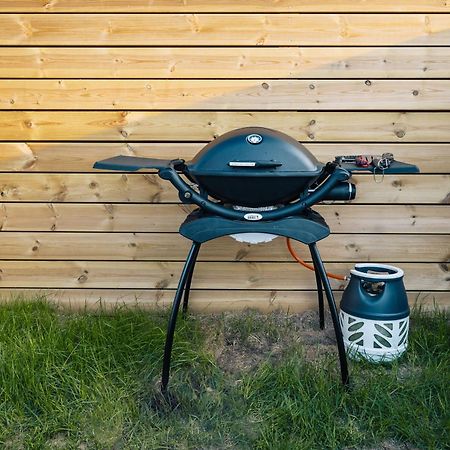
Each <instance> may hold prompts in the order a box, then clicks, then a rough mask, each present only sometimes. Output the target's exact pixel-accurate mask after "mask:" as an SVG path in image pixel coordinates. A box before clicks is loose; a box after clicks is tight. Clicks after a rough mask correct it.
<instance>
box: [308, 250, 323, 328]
mask: <svg viewBox="0 0 450 450" xmlns="http://www.w3.org/2000/svg"><path fill="white" fill-rule="evenodd" d="M310 251H311V258H312V261H313V265H314V269H315V270H314V274H315V275H316V285H317V300H318V301H319V326H320V329H321V330H323V329H324V328H325V312H324V308H323V287H322V280H321V278H320V274H319V269H318V267H317V265H316V262H315V260H314V257H313V255H312V250H311V247H310Z"/></svg>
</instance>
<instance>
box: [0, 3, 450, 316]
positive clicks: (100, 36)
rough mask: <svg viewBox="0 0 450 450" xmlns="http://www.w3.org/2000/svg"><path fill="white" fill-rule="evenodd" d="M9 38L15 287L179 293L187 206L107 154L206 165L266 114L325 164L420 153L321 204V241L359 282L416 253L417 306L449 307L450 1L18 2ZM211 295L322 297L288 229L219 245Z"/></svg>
mask: <svg viewBox="0 0 450 450" xmlns="http://www.w3.org/2000/svg"><path fill="white" fill-rule="evenodd" d="M0 44H1V47H0V195H1V199H0V200H1V205H0V227H1V233H0V295H1V297H2V298H8V297H9V296H10V295H11V294H17V293H18V292H25V293H27V294H29V293H32V292H36V291H39V292H44V293H47V294H48V295H49V296H50V297H52V298H55V299H58V300H60V301H63V302H66V303H71V304H72V305H75V306H76V305H78V306H80V305H84V304H85V302H87V303H88V304H89V305H94V304H96V302H98V301H99V299H102V301H103V302H104V303H106V304H112V303H114V302H116V301H120V302H122V301H123V302H127V303H134V302H136V301H138V302H140V303H142V304H145V305H155V304H158V305H161V304H166V303H168V302H170V301H171V298H172V296H173V292H174V288H175V286H176V281H177V278H178V275H179V273H180V270H181V265H182V261H183V259H184V257H185V255H186V252H187V249H188V242H187V241H186V240H185V239H184V238H181V237H180V236H179V235H178V234H177V229H178V226H179V224H180V223H181V221H182V220H183V218H184V217H185V214H186V211H187V210H188V208H187V207H186V206H182V205H180V204H179V203H178V202H177V196H176V193H175V192H174V190H173V189H172V188H171V186H170V185H168V184H167V183H164V182H161V181H160V180H159V179H158V178H157V177H156V176H155V174H154V173H152V172H148V173H139V174H133V175H130V174H120V173H100V172H95V171H93V170H92V169H91V167H92V163H93V162H94V161H95V160H97V159H101V158H105V157H108V156H111V155H115V154H119V153H122V154H128V155H139V156H153V157H161V158H171V157H178V156H181V157H184V158H190V157H191V156H192V155H194V154H195V153H196V152H197V151H198V150H199V149H200V148H201V147H202V146H203V145H204V144H205V143H206V142H208V141H210V140H211V139H213V138H214V137H216V136H218V135H220V134H222V133H224V132H225V131H228V130H230V129H233V128H236V127H240V126H244V125H262V126H268V127H273V128H277V129H280V130H282V131H285V132H287V133H289V134H291V135H292V136H294V137H295V138H297V139H298V140H300V141H302V142H304V143H305V144H306V146H307V147H308V148H309V149H310V150H311V151H312V152H313V153H314V154H315V155H316V156H317V157H318V158H319V159H322V160H324V161H326V160H329V159H331V158H333V156H334V155H336V154H357V153H372V154H380V153H382V152H385V151H392V152H393V153H394V154H395V155H396V157H397V158H398V159H403V160H406V161H410V162H412V163H416V164H418V165H419V166H420V168H421V171H422V173H421V174H419V175H405V176H386V177H385V179H384V181H383V183H380V184H376V183H375V182H374V180H373V178H372V177H371V176H367V175H360V176H357V177H355V182H356V183H357V185H358V188H359V195H358V200H357V201H355V202H353V203H352V204H342V203H335V204H327V205H320V206H318V207H317V210H318V211H320V213H322V214H323V215H324V217H325V218H326V220H327V221H328V223H329V224H330V226H331V229H332V231H333V234H332V236H331V237H330V238H328V239H326V240H324V241H323V242H322V243H321V244H320V249H321V251H322V254H323V257H324V259H325V261H326V263H327V266H328V267H329V269H331V270H332V271H334V272H338V273H341V274H345V273H347V272H348V270H349V269H350V268H351V267H352V265H353V264H354V263H355V262H363V261H379V262H387V263H392V264H398V265H399V266H401V267H402V268H403V269H405V272H406V286H407V289H408V292H409V298H410V300H411V303H413V302H414V301H416V300H419V301H420V302H423V303H424V304H426V305H431V304H433V302H436V303H438V304H439V305H441V306H444V307H447V306H449V305H450V300H449V297H450V295H449V290H450V285H449V278H450V276H449V268H448V267H449V266H448V262H449V255H450V239H449V232H450V225H449V224H450V210H449V207H448V203H449V198H450V195H449V191H450V179H449V173H450V7H449V6H448V2H447V1H445V0H396V1H388V0H371V1H370V2H368V1H365V0H327V1H325V0H322V1H320V0H247V1H245V2H244V1H241V0H232V1H225V0H215V1H206V0H154V1H151V2H149V1H147V0H145V1H144V0H135V1H132V2H130V1H129V0H3V1H2V0H0ZM297 249H298V251H299V252H300V254H302V255H305V251H304V249H302V248H301V247H300V246H297ZM333 286H334V288H335V289H336V292H337V296H338V297H339V296H340V292H341V291H342V287H343V286H342V284H341V283H338V282H333ZM194 288H195V290H194V292H193V298H192V301H193V302H192V303H193V306H194V307H195V308H196V309H197V310H205V309H209V310H223V309H231V308H234V309H239V308H243V307H247V306H250V307H255V308H260V309H263V310H270V309H273V308H278V307H283V308H285V309H290V310H292V311H300V310H304V309H306V308H312V307H315V305H316V300H315V293H314V290H313V289H314V276H313V274H312V273H311V272H309V271H307V270H305V269H303V268H301V267H300V266H298V265H297V264H296V263H294V262H292V261H291V259H290V256H289V254H288V252H287V251H286V248H285V243H284V240H283V239H281V238H280V239H276V240H275V241H274V242H272V243H270V244H265V245H259V246H247V245H243V244H238V243H236V242H234V241H232V240H231V239H230V238H223V239H220V240H217V241H216V242H213V243H211V244H209V245H207V246H205V248H204V249H203V250H202V251H201V254H200V263H199V265H198V271H197V272H196V276H195V279H194Z"/></svg>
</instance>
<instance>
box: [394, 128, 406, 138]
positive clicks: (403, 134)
mask: <svg viewBox="0 0 450 450" xmlns="http://www.w3.org/2000/svg"><path fill="white" fill-rule="evenodd" d="M405 134H406V133H405V132H404V131H403V130H398V131H396V132H395V135H396V136H397V137H398V138H402V137H405Z"/></svg>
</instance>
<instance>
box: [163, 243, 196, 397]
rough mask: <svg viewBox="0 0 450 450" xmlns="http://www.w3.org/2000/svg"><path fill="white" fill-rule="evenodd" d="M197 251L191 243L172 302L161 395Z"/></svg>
mask: <svg viewBox="0 0 450 450" xmlns="http://www.w3.org/2000/svg"><path fill="white" fill-rule="evenodd" d="M199 250H200V243H198V242H193V243H192V247H191V249H190V251H189V254H188V256H187V258H186V263H185V264H184V267H183V271H182V272H181V276H180V280H179V282H178V287H177V291H176V293H175V298H174V300H173V304H172V312H171V314H170V319H169V324H168V326H167V335H166V344H165V346H164V359H163V369H162V378H161V391H162V393H163V394H165V393H166V392H167V385H168V384H169V373H170V359H171V356H172V345H173V335H174V333H175V325H176V322H177V315H178V310H179V308H180V303H181V298H182V295H183V292H184V288H185V286H186V282H187V279H188V276H189V273H190V272H191V270H192V269H193V266H194V264H195V260H196V258H197V255H198V251H199Z"/></svg>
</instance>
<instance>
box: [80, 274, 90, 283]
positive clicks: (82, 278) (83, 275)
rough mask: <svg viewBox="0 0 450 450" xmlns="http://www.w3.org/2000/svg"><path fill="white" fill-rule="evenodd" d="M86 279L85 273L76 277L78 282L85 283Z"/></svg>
mask: <svg viewBox="0 0 450 450" xmlns="http://www.w3.org/2000/svg"><path fill="white" fill-rule="evenodd" d="M87 279H88V277H87V275H86V274H85V273H83V274H82V275H80V276H79V277H78V282H79V283H86V281H87Z"/></svg>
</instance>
